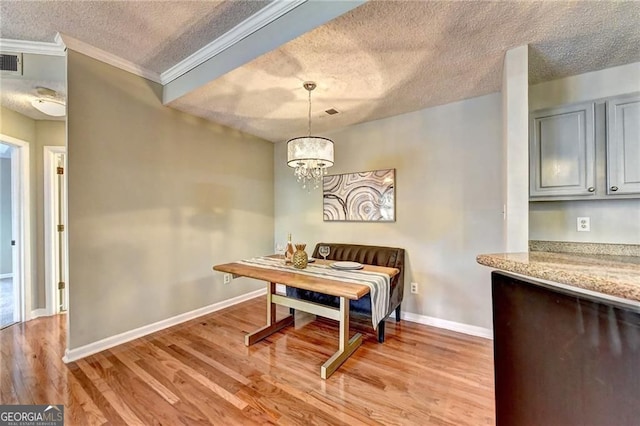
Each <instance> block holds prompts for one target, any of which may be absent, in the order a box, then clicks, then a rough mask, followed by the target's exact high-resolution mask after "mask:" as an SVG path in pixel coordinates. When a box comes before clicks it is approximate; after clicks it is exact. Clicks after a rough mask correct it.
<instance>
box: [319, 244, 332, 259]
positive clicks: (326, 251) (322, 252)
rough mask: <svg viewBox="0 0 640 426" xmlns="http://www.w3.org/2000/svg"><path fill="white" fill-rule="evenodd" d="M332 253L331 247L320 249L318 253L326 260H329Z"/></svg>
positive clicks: (321, 247)
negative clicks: (328, 257)
mask: <svg viewBox="0 0 640 426" xmlns="http://www.w3.org/2000/svg"><path fill="white" fill-rule="evenodd" d="M330 252H331V247H329V246H320V247H318V253H319V254H320V256H322V257H323V258H324V260H327V256H329V253H330Z"/></svg>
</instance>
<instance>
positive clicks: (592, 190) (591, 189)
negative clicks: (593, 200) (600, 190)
mask: <svg viewBox="0 0 640 426" xmlns="http://www.w3.org/2000/svg"><path fill="white" fill-rule="evenodd" d="M595 190H596V189H595V188H594V187H593V186H590V187H589V188H588V189H587V191H589V192H595Z"/></svg>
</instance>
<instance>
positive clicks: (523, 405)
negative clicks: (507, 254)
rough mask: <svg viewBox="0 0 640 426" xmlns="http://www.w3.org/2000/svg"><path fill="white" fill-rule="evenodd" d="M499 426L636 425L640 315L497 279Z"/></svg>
mask: <svg viewBox="0 0 640 426" xmlns="http://www.w3.org/2000/svg"><path fill="white" fill-rule="evenodd" d="M492 290H493V326H494V366H495V386H496V424H497V425H498V426H512V425H518V426H526V425H535V426H538V425H546V426H551V425H563V426H564V425H618V426H623V425H638V422H640V309H634V308H633V307H629V308H627V307H623V306H622V305H616V304H614V302H609V301H606V300H602V299H599V298H597V297H592V296H587V295H584V294H580V293H577V292H575V293H574V292H571V291H569V290H565V289H560V288H556V287H552V286H551V285H546V284H542V283H538V282H535V281H533V280H525V279H522V278H519V277H516V276H513V275H510V274H506V273H502V272H493V273H492Z"/></svg>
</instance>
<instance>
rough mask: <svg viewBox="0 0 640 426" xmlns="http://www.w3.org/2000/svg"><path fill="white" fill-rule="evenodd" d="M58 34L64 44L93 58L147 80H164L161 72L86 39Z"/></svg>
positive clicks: (158, 81)
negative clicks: (87, 41)
mask: <svg viewBox="0 0 640 426" xmlns="http://www.w3.org/2000/svg"><path fill="white" fill-rule="evenodd" d="M58 36H59V37H60V39H61V40H62V42H63V43H64V45H65V46H66V47H67V48H69V49H72V50H75V51H76V52H79V53H82V54H83V55H87V56H89V57H91V58H93V59H97V60H98V61H101V62H105V63H107V64H109V65H112V66H114V67H116V68H120V69H121V70H124V71H127V72H130V73H132V74H135V75H137V76H140V77H142V78H146V79H147V80H151V81H155V82H156V83H160V84H162V82H161V81H160V74H158V73H157V72H155V71H151V70H149V69H147V68H144V67H141V66H140V65H138V64H134V63H133V62H131V61H128V60H126V59H123V58H121V57H120V56H117V55H114V54H113V53H109V52H106V51H104V50H102V49H99V48H97V47H95V46H92V45H90V44H88V43H85V42H84V41H80V40H78V39H75V38H73V37H71V36H69V35H67V34H60V33H58ZM58 36H56V39H57V38H58Z"/></svg>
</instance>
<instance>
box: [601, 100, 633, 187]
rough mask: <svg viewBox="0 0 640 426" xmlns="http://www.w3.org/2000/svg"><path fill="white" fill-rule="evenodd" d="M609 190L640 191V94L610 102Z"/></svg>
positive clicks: (608, 112) (608, 116)
mask: <svg viewBox="0 0 640 426" xmlns="http://www.w3.org/2000/svg"><path fill="white" fill-rule="evenodd" d="M607 184H608V185H607V194H609V195H616V194H640V95H635V96H625V97H619V98H616V99H612V100H610V101H608V102H607Z"/></svg>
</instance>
